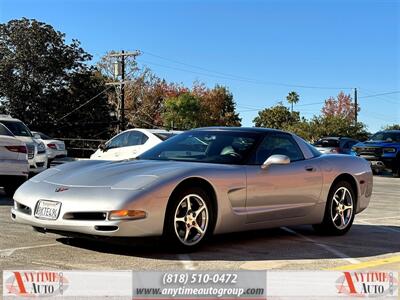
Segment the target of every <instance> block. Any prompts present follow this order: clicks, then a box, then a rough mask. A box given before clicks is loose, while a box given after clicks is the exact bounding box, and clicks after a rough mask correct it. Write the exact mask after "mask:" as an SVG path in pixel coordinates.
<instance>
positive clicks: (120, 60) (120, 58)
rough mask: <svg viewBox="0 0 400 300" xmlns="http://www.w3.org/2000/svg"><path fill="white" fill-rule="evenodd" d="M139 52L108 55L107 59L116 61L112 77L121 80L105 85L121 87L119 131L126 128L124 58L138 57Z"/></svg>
mask: <svg viewBox="0 0 400 300" xmlns="http://www.w3.org/2000/svg"><path fill="white" fill-rule="evenodd" d="M140 54H141V53H140V51H138V50H137V51H134V52H125V51H124V50H122V51H121V52H120V53H112V54H109V55H108V57H116V58H117V61H116V62H115V64H116V65H115V67H114V76H115V77H118V76H121V80H120V81H117V82H110V83H107V85H119V86H120V87H121V95H120V106H119V107H120V114H119V131H120V132H121V131H124V130H125V128H126V122H125V83H126V81H125V57H127V56H133V57H134V58H135V57H136V56H138V55H140Z"/></svg>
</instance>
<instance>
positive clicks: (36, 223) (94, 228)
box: [11, 208, 153, 237]
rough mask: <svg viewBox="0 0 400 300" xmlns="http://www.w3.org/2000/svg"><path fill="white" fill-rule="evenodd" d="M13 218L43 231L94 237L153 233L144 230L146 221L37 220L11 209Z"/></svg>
mask: <svg viewBox="0 0 400 300" xmlns="http://www.w3.org/2000/svg"><path fill="white" fill-rule="evenodd" d="M11 218H12V219H13V220H14V221H15V222H17V223H21V224H25V225H30V226H33V227H36V228H38V229H42V230H43V231H46V230H49V231H62V232H75V233H81V234H87V235H93V236H109V237H113V236H119V237H141V236H151V235H153V234H151V232H148V231H146V230H144V228H146V225H145V224H146V223H147V220H146V219H140V220H125V221H108V220H103V221H83V220H82V221H81V220H79V221H75V220H64V219H62V217H61V216H60V217H59V218H58V219H57V220H43V219H37V218H36V217H34V216H33V212H32V215H28V214H26V213H24V212H21V211H19V210H16V209H15V208H12V209H11Z"/></svg>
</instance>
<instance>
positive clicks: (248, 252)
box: [57, 224, 400, 261]
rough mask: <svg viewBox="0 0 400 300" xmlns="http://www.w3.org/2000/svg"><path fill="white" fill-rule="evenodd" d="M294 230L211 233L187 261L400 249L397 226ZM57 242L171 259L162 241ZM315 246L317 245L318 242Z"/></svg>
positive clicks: (322, 256)
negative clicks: (339, 231)
mask: <svg viewBox="0 0 400 300" xmlns="http://www.w3.org/2000/svg"><path fill="white" fill-rule="evenodd" d="M291 229H292V230H295V231H296V232H297V233H298V234H300V235H296V234H293V233H290V232H288V231H286V230H285V229H282V228H277V229H268V230H258V231H250V232H241V233H233V234H224V235H217V236H214V237H213V238H212V239H211V240H210V241H208V242H207V243H206V245H204V246H203V247H202V248H200V249H198V250H197V251H196V252H192V253H190V259H191V260H192V261H196V260H199V261H200V260H201V261H204V260H206V261H209V260H210V261H248V260H298V259H334V258H342V257H341V256H338V254H337V252H335V251H329V250H327V249H326V248H327V247H326V246H328V248H329V247H330V248H333V249H334V250H336V251H339V252H341V253H344V254H345V255H347V256H348V257H369V256H376V255H383V254H389V253H393V252H399V251H400V227H397V226H387V227H385V226H380V225H357V224H355V225H353V227H352V229H351V230H350V232H348V234H346V235H344V236H339V237H338V236H336V237H333V236H330V237H329V236H319V235H317V234H316V233H315V232H314V231H313V229H312V228H311V226H297V227H291ZM57 240H58V241H59V242H61V243H64V244H68V245H70V246H72V247H78V248H84V249H87V250H92V251H99V252H104V253H109V254H118V255H125V256H136V257H143V258H152V259H167V260H176V253H172V252H171V251H168V250H167V249H168V248H167V247H166V246H165V245H164V244H163V243H164V242H163V241H162V240H156V239H146V240H143V239H133V240H132V239H129V240H125V242H121V241H120V240H118V242H117V241H109V240H107V241H103V240H86V239H82V238H59V239H57ZM321 244H322V245H323V246H321Z"/></svg>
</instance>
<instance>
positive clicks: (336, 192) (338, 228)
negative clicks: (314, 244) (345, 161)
mask: <svg viewBox="0 0 400 300" xmlns="http://www.w3.org/2000/svg"><path fill="white" fill-rule="evenodd" d="M356 195H357V194H356V192H355V191H354V187H353V186H352V185H351V184H350V183H349V182H348V181H339V182H337V183H335V184H334V185H333V186H332V187H331V189H330V191H329V195H328V198H327V201H326V206H325V212H324V218H323V220H322V223H320V224H314V225H313V227H314V229H315V230H316V231H317V232H319V233H321V234H328V235H342V234H345V233H346V232H347V231H349V229H350V227H351V225H352V224H353V220H354V216H355V212H356V201H357V198H356Z"/></svg>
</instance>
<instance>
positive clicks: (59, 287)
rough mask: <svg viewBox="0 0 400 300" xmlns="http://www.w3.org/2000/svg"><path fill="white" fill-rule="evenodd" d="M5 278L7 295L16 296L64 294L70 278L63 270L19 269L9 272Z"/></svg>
mask: <svg viewBox="0 0 400 300" xmlns="http://www.w3.org/2000/svg"><path fill="white" fill-rule="evenodd" d="M8 275H9V276H8V277H7V278H5V291H6V293H7V295H15V296H31V297H32V296H33V297H43V296H56V295H63V293H64V291H65V290H66V289H67V288H68V280H67V278H66V277H65V276H64V274H63V273H62V272H51V271H18V272H10V273H8Z"/></svg>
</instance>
